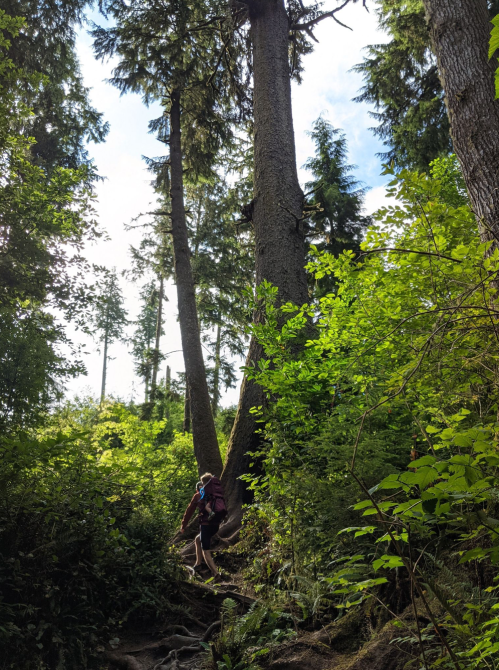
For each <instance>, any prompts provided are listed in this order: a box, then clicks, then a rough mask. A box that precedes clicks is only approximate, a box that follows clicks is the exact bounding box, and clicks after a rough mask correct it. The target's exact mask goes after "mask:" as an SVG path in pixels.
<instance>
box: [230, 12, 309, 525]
mask: <svg viewBox="0 0 499 670" xmlns="http://www.w3.org/2000/svg"><path fill="white" fill-rule="evenodd" d="M250 21H251V39H252V44H253V70H254V128H255V135H254V142H255V173H254V176H255V178H254V210H253V224H254V229H255V257H256V283H257V284H260V283H261V282H262V281H263V280H264V279H266V280H267V281H270V282H272V284H274V285H275V286H277V287H278V288H279V300H280V302H281V303H282V302H287V301H292V302H294V303H296V304H298V305H302V304H303V303H305V302H307V299H308V291H307V279H306V274H305V269H304V265H305V239H304V235H303V230H302V224H301V222H300V218H301V216H302V207H303V193H302V190H301V188H300V185H299V182H298V175H297V170H296V154H295V139H294V130H293V116H292V109H291V81H290V74H289V62H288V46H289V39H288V36H289V23H288V17H287V14H286V10H285V6H284V0H252V1H251V3H250ZM258 318H259V316H258V314H257V315H256V319H258ZM261 356H262V350H261V347H260V346H259V345H258V344H257V343H256V342H255V341H253V340H252V341H251V343H250V347H249V352H248V357H247V361H246V365H251V364H252V363H256V362H257V361H258V359H259V358H261ZM263 402H264V396H263V392H262V389H261V388H260V387H259V386H257V385H256V384H254V383H253V382H250V381H248V380H247V379H244V380H243V383H242V385H241V393H240V399H239V406H238V411H237V415H236V420H235V423H234V427H233V429H232V433H231V437H230V440H229V446H228V452H227V459H226V463H225V468H224V472H223V484H224V486H225V491H226V497H227V504H228V508H229V512H230V515H231V517H230V520H229V523H228V524H227V528H226V529H225V531H224V534H227V533H229V532H231V530H232V529H234V528H235V527H236V526H237V523H238V521H239V520H240V518H241V504H242V503H243V502H245V488H244V485H243V483H242V482H241V481H240V480H239V479H238V478H239V477H240V476H241V475H242V474H244V473H245V472H247V471H248V465H249V457H248V456H246V453H247V452H248V451H252V450H253V449H254V448H255V447H256V446H257V444H258V438H257V436H256V435H255V429H256V423H255V421H254V419H253V416H252V415H251V414H250V409H251V408H252V407H254V406H257V405H263Z"/></svg>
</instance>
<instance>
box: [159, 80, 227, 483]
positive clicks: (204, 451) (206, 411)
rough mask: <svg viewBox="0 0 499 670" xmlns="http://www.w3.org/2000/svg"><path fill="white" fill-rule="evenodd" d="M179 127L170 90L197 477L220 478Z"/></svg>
mask: <svg viewBox="0 0 499 670" xmlns="http://www.w3.org/2000/svg"><path fill="white" fill-rule="evenodd" d="M180 128H181V126H180V93H179V92H178V91H173V93H172V96H171V109H170V165H171V193H170V195H171V203H172V237H173V251H174V257H175V258H174V260H175V277H176V282H177V297H178V315H179V323H180V335H181V339H182V350H183V354H184V363H185V371H186V375H187V378H188V380H189V391H190V403H191V413H192V433H193V438H194V453H195V456H196V461H197V464H198V469H199V472H200V474H201V473H202V472H207V471H209V472H212V473H213V474H214V475H217V476H220V473H221V471H222V458H221V456H220V450H219V448H218V440H217V433H216V430H215V423H214V421H213V415H212V413H211V403H210V395H209V392H208V384H207V381H206V371H205V366H204V360H203V351H202V348H201V337H200V331H199V323H198V316H197V308H196V294H195V291H194V281H193V278H192V268H191V259H190V250H189V240H188V236H187V225H186V221H185V207H184V184H183V163H182V144H181V135H180Z"/></svg>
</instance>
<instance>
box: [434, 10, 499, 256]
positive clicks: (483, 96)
mask: <svg viewBox="0 0 499 670" xmlns="http://www.w3.org/2000/svg"><path fill="white" fill-rule="evenodd" d="M423 1H424V5H425V10H426V17H427V21H428V25H429V28H430V33H431V40H432V45H433V50H434V53H435V54H436V56H437V63H438V71H439V75H440V80H441V82H442V86H443V89H444V91H445V99H446V105H447V112H448V115H449V120H450V125H451V134H452V141H453V144H454V150H455V152H456V154H457V157H458V158H459V162H460V163H461V168H462V171H463V175H464V179H465V182H466V186H467V188H468V192H469V195H470V199H471V203H472V206H473V210H474V212H475V215H476V217H477V221H478V225H479V228H480V234H481V236H482V239H484V240H491V239H492V240H495V245H497V243H498V240H499V102H498V101H496V100H495V90H494V65H493V64H492V62H491V61H490V60H489V58H488V42H489V38H490V30H491V25H490V18H489V13H488V9H487V2H486V0H423Z"/></svg>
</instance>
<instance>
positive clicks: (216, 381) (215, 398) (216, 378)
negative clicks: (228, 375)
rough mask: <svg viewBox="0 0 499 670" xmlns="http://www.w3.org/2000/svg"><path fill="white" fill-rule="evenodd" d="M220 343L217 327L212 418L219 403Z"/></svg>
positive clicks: (220, 335)
mask: <svg viewBox="0 0 499 670" xmlns="http://www.w3.org/2000/svg"><path fill="white" fill-rule="evenodd" d="M221 341H222V328H221V326H220V324H218V325H217V339H216V342H215V369H214V371H213V405H212V407H213V416H214V417H215V416H217V414H218V405H219V402H220V349H221Z"/></svg>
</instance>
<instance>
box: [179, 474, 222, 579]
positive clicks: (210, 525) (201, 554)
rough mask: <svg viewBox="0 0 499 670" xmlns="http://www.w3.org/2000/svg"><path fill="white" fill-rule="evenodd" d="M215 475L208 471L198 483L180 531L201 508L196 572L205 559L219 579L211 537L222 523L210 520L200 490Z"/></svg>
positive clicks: (215, 576)
mask: <svg viewBox="0 0 499 670" xmlns="http://www.w3.org/2000/svg"><path fill="white" fill-rule="evenodd" d="M212 477H213V475H212V474H210V473H209V472H207V473H206V474H205V475H203V476H202V477H201V481H200V482H198V483H197V485H196V489H197V491H196V493H195V494H194V495H193V496H192V500H191V502H190V503H189V505H188V506H187V509H186V510H185V513H184V516H183V518H182V525H181V528H180V532H181V533H183V532H184V531H185V529H186V528H187V524H188V523H189V521H190V520H191V517H192V515H193V514H194V510H195V509H196V507H197V508H198V510H199V515H198V520H199V530H200V533H199V535H196V539H195V544H196V565H195V566H194V572H199V571H200V570H201V568H202V565H203V559H204V562H205V563H206V565H207V566H208V567H209V569H210V571H211V574H212V576H213V578H215V579H217V578H218V576H219V574H218V568H217V566H216V565H215V561H214V560H213V557H212V555H211V551H210V547H211V538H212V537H213V536H214V535H216V534H217V533H218V529H219V528H220V523H219V522H218V521H214V520H210V519H209V518H208V517H209V512H208V511H207V510H206V505H205V502H204V501H203V500H202V499H201V493H200V490H201V488H202V487H203V486H205V484H207V483H208V482H209V481H210V479H211V478H212Z"/></svg>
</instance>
